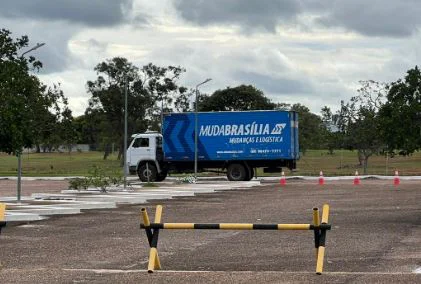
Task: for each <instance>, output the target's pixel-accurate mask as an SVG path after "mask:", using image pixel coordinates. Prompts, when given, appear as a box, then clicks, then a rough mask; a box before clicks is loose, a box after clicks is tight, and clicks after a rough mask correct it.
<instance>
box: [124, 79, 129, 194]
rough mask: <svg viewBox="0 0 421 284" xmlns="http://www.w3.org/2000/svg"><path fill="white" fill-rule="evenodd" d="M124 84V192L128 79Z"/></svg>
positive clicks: (125, 180)
mask: <svg viewBox="0 0 421 284" xmlns="http://www.w3.org/2000/svg"><path fill="white" fill-rule="evenodd" d="M125 81H126V82H125V83H124V151H123V160H124V190H126V187H127V89H128V88H129V78H128V77H127V76H126V80H125Z"/></svg>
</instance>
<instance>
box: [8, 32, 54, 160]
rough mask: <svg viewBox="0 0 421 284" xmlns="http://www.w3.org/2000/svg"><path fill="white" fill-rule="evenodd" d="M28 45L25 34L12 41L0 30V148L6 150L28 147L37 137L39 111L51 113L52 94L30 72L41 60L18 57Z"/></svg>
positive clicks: (36, 67)
mask: <svg viewBox="0 0 421 284" xmlns="http://www.w3.org/2000/svg"><path fill="white" fill-rule="evenodd" d="M28 44H29V38H28V37H27V36H22V37H20V38H17V39H16V40H13V39H12V37H11V32H10V31H8V30H6V29H1V30H0V151H4V152H7V153H18V152H20V151H21V150H22V149H23V148H24V147H32V145H33V144H34V143H36V142H37V140H38V139H39V124H38V118H39V116H40V114H41V113H45V114H47V113H49V115H48V116H51V115H54V114H53V113H51V112H50V111H49V110H50V108H51V107H53V105H54V103H55V101H54V97H51V96H50V94H49V93H48V91H47V87H46V86H45V85H43V84H42V83H41V82H40V81H39V79H38V78H37V77H36V76H35V75H33V73H32V71H38V70H39V69H40V68H42V64H41V62H40V61H38V60H36V59H35V57H33V56H29V58H28V59H27V58H25V57H23V56H22V54H23V51H22V50H23V49H25V48H26V47H27V46H28ZM19 54H21V55H19ZM50 118H51V117H50Z"/></svg>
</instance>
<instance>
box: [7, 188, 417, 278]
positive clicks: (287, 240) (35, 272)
mask: <svg viewBox="0 0 421 284" xmlns="http://www.w3.org/2000/svg"><path fill="white" fill-rule="evenodd" d="M420 197H421V182H420V181H408V180H407V181H404V182H402V183H401V185H400V186H398V187H397V188H396V187H394V186H393V185H392V183H391V181H390V180H386V181H385V180H363V181H362V184H361V185H360V186H354V185H352V181H332V182H329V183H327V184H326V185H324V186H322V187H321V186H318V185H317V182H314V181H288V183H287V185H286V186H285V187H280V186H279V185H278V184H267V185H264V186H259V187H252V188H244V189H234V190H231V191H221V192H217V193H209V194H200V195H198V196H194V197H179V198H175V199H172V200H166V201H159V204H162V205H163V220H162V221H163V222H196V223H221V222H232V223H240V222H241V223H311V222H312V208H313V207H315V206H316V207H319V208H321V207H322V205H323V204H324V203H328V204H329V205H330V208H331V209H330V218H329V221H330V223H331V224H332V231H330V232H328V234H327V242H326V256H325V263H324V273H323V274H322V275H321V276H318V275H316V274H315V263H316V262H315V256H314V239H313V233H312V231H225V230H211V231H210V230H200V231H199V230H197V231H191V230H177V231H175V230H171V231H170V230H162V231H160V238H159V244H158V251H159V256H160V259H161V264H162V268H163V269H162V270H161V271H156V272H155V273H153V274H148V273H147V272H146V268H147V260H148V253H149V247H148V243H147V239H146V236H145V232H144V231H143V230H140V229H139V222H140V219H139V211H140V208H141V207H143V206H142V205H136V206H120V207H119V208H117V209H107V210H89V211H85V212H84V213H83V214H78V215H70V216H57V217H53V218H51V219H48V220H45V221H40V222H33V223H29V224H23V225H20V226H13V225H12V226H7V227H6V228H4V229H3V231H2V234H1V235H0V262H1V263H0V279H1V283H166V282H171V283H222V282H228V283H262V282H265V283H288V282H291V283H294V282H295V283H302V282H316V281H317V282H322V283H331V282H333V283H346V282H349V283H361V282H370V283H373V282H374V283H376V282H377V283H385V282H393V283H417V282H418V283H420V282H421V274H420V273H417V272H418V271H419V270H421V268H420V267H421V202H420V200H421V198H420ZM156 204H157V203H154V202H152V203H149V204H147V205H146V206H145V207H146V208H147V209H148V212H149V214H150V216H151V217H153V212H154V206H155V205H156ZM420 272H421V271H420Z"/></svg>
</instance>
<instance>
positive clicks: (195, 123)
mask: <svg viewBox="0 0 421 284" xmlns="http://www.w3.org/2000/svg"><path fill="white" fill-rule="evenodd" d="M210 80H212V79H210V78H208V79H206V80H205V81H203V82H202V83H199V84H197V85H196V104H195V112H194V178H195V179H196V180H197V137H198V134H197V131H198V129H197V105H198V101H197V95H198V93H199V86H201V85H203V84H206V83H207V82H209V81H210Z"/></svg>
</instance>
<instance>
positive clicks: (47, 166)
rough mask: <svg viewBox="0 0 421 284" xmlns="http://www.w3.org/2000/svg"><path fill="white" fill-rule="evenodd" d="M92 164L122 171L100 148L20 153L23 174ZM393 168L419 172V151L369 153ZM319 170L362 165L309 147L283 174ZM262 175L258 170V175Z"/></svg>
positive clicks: (84, 171)
mask: <svg viewBox="0 0 421 284" xmlns="http://www.w3.org/2000/svg"><path fill="white" fill-rule="evenodd" d="M95 166H97V167H99V168H101V169H102V170H103V171H105V172H110V173H111V172H116V171H121V173H122V172H123V171H122V168H121V167H120V162H119V161H118V160H117V156H116V155H111V156H109V157H108V159H107V160H104V159H103V153H102V152H86V153H71V154H68V153H39V154H36V153H29V154H28V153H25V154H23V155H22V171H23V176H86V175H89V174H90V172H92V170H93V169H94V167H95ZM395 169H397V170H399V174H400V175H421V153H420V152H416V153H414V154H413V155H412V156H409V157H401V156H395V157H394V158H390V157H389V158H386V157H385V156H372V157H370V159H369V161H368V174H377V175H393V173H394V171H395ZM321 170H322V171H323V173H324V175H325V176H336V175H354V173H355V170H358V171H359V173H360V174H362V173H363V169H362V168H361V167H359V166H358V160H357V153H356V152H352V151H347V150H337V151H335V152H334V154H333V155H329V154H328V153H327V150H309V151H307V152H306V154H305V155H304V156H302V157H301V159H300V160H299V161H298V166H297V170H296V171H294V173H289V171H286V174H287V175H291V174H294V175H312V176H318V175H319V172H320V171H321ZM16 175H17V158H16V156H12V155H7V154H4V153H0V176H16ZM262 175H263V174H262V171H261V170H259V172H258V176H262ZM278 175H279V174H278Z"/></svg>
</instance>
